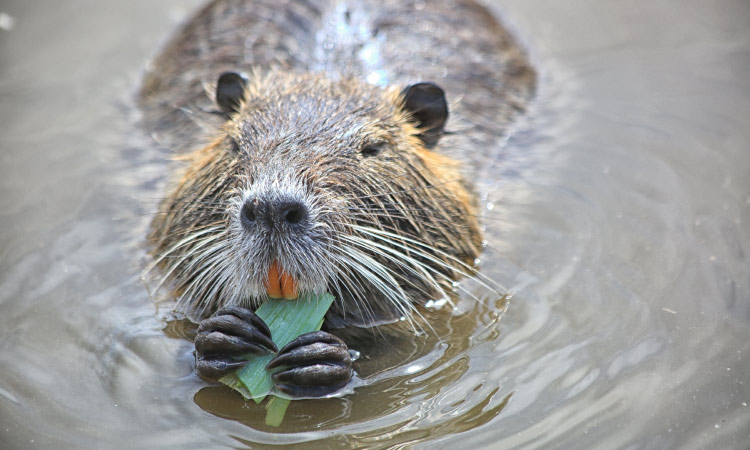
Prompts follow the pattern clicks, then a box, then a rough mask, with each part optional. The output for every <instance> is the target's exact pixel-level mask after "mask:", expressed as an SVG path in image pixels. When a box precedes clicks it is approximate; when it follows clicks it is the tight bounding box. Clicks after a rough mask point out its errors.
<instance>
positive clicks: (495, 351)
mask: <svg viewBox="0 0 750 450" xmlns="http://www.w3.org/2000/svg"><path fill="white" fill-rule="evenodd" d="M64 3H65V4H64V5H63V2H54V1H34V2H25V1H20V0H13V1H8V0H6V1H4V2H2V3H0V148H1V151H0V192H1V193H2V195H1V196H0V224H1V225H2V226H1V227H0V288H1V289H0V448H11V449H15V448H209V447H210V448H215V447H235V448H237V447H239V448H242V447H263V446H265V445H267V444H278V443H297V444H298V445H299V446H300V448H302V447H305V448H309V447H310V446H311V445H313V444H315V445H317V446H319V447H322V448H326V447H328V448H330V447H344V448H356V447H362V446H365V447H409V446H418V447H423V448H468V447H473V448H653V449H664V448H736V449H742V448H747V445H748V435H750V406H748V404H749V403H750V264H748V252H750V153H749V151H750V148H749V145H750V144H749V143H750V127H748V125H749V124H750V77H748V75H747V74H748V73H750V26H749V25H750V4H748V3H747V2H746V1H740V0H737V1H732V0H723V1H714V2H701V1H698V0H691V1H676V0H675V1H654V2H645V1H643V2H614V1H612V2H602V1H598V0H587V1H581V2H575V5H573V4H572V2H553V1H548V0H523V1H521V0H507V1H498V2H497V7H498V10H499V11H502V15H503V17H504V18H505V20H506V21H507V22H509V23H511V24H512V26H513V28H514V29H515V30H516V32H517V34H518V35H519V36H521V37H522V40H523V41H524V43H525V45H527V46H528V47H529V48H530V50H531V53H532V54H533V56H534V59H535V63H536V65H537V66H538V68H539V70H540V73H541V75H542V77H541V85H540V87H541V92H540V96H539V99H538V101H537V102H536V104H535V107H534V108H533V112H532V114H531V115H530V117H529V118H528V120H526V121H525V122H524V123H523V124H522V125H521V126H520V127H519V131H518V133H517V134H516V135H515V136H514V137H513V138H512V139H510V141H509V142H508V143H507V145H506V147H505V148H504V150H503V151H502V153H501V154H502V157H501V158H498V160H496V161H491V162H488V165H487V169H486V170H485V171H484V173H482V174H480V175H478V178H479V183H480V186H481V187H482V190H483V192H484V193H485V196H486V198H485V199H484V203H485V205H486V208H485V221H484V223H485V224H486V226H487V241H488V242H487V243H488V245H487V251H486V252H485V254H484V255H483V257H482V267H483V272H484V273H485V274H487V275H488V276H489V277H491V278H493V279H495V280H497V281H498V282H499V283H501V284H503V285H504V286H505V287H506V288H507V289H508V290H509V291H511V292H512V293H513V296H512V298H511V299H510V300H508V301H506V300H504V299H501V298H497V296H493V295H492V294H491V293H490V292H489V291H487V290H486V289H483V288H482V287H481V286H471V285H465V286H463V288H465V290H467V291H469V293H470V294H471V295H473V296H474V297H476V298H477V300H473V299H471V298H470V296H469V295H464V297H465V298H464V299H463V300H462V301H460V302H459V303H458V304H457V305H456V308H455V309H451V308H449V307H444V308H442V309H436V310H434V311H429V312H427V314H428V315H429V318H430V319H431V321H432V322H433V323H436V324H437V325H435V333H434V334H433V333H426V334H425V335H423V336H418V337H417V338H415V339H413V340H409V341H408V342H398V341H392V342H389V343H388V345H387V346H384V347H383V354H381V355H378V354H369V355H368V357H366V358H364V359H363V360H362V361H361V364H360V367H359V374H360V380H359V381H358V383H359V386H358V387H357V388H356V390H355V391H354V392H353V393H351V394H348V395H346V396H344V397H342V398H335V399H327V400H320V401H301V402H296V403H293V404H292V406H291V407H290V410H289V412H288V413H287V418H286V420H285V423H284V425H283V426H282V428H280V429H278V430H274V429H270V428H268V427H266V426H265V425H263V420H262V419H263V412H262V410H259V409H257V408H254V407H253V406H252V405H246V404H244V402H242V401H241V400H240V399H239V398H238V396H237V395H235V394H233V393H232V392H230V391H227V390H226V389H224V388H220V387H212V386H207V385H206V384H204V383H202V382H200V381H199V380H198V379H197V378H196V377H195V376H194V375H193V373H192V356H191V348H190V345H189V344H188V343H186V342H185V341H183V340H180V339H178V338H176V335H178V334H179V333H180V329H179V328H174V327H169V328H168V329H166V330H165V326H167V325H166V324H167V321H166V319H167V318H168V314H167V313H166V312H165V311H159V310H157V309H156V308H155V307H154V306H153V303H152V301H151V299H150V298H149V294H148V292H147V290H146V288H145V287H144V286H143V285H142V284H141V282H140V278H139V276H140V272H141V270H142V269H143V267H144V266H145V265H146V264H147V262H148V259H147V257H146V255H145V249H144V243H143V236H144V234H145V229H146V224H147V221H148V217H149V215H150V214H151V213H152V212H153V210H154V208H155V205H156V204H157V202H158V198H159V196H160V195H161V192H162V191H161V189H162V185H163V182H164V174H165V172H166V167H167V164H168V163H167V162H166V161H165V158H164V156H165V155H164V154H163V152H161V151H159V150H158V149H157V148H155V146H154V144H153V143H152V141H151V140H150V139H149V138H148V137H147V136H144V135H143V134H141V133H140V132H139V131H138V128H137V120H138V113H137V110H136V108H135V107H134V106H133V103H134V102H133V98H134V92H135V89H136V87H137V84H138V80H139V78H140V75H141V70H142V68H143V67H144V65H145V64H146V62H147V59H148V57H149V55H151V54H153V52H155V51H156V48H157V46H158V45H159V43H160V42H163V40H164V39H165V37H166V35H167V33H168V32H169V31H170V30H172V29H173V28H174V27H175V26H176V24H177V23H178V21H179V20H180V19H182V18H184V17H185V14H187V13H188V11H190V10H191V9H192V8H193V7H194V6H195V5H196V2H195V1H190V2H184V1H178V0H170V1H164V2H160V3H159V4H158V5H156V6H155V5H152V4H151V3H152V2H146V1H133V2H115V1H112V0H108V1H97V2H94V1H87V2H83V1H69V2H64ZM563 3H565V4H563ZM435 334H437V335H438V337H436V336H435Z"/></svg>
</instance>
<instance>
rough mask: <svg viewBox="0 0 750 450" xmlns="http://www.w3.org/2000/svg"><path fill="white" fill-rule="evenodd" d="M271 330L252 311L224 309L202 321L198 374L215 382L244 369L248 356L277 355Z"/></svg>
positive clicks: (199, 328) (234, 308)
mask: <svg viewBox="0 0 750 450" xmlns="http://www.w3.org/2000/svg"><path fill="white" fill-rule="evenodd" d="M275 351H276V345H274V343H273V341H272V340H271V330H269V329H268V326H267V325H266V323H265V322H263V320H262V319H261V318H260V317H258V316H257V315H255V313H254V312H252V311H251V310H249V309H246V308H241V307H238V306H230V307H228V308H222V309H220V310H218V311H216V313H215V314H214V315H213V316H211V317H209V318H208V319H205V320H203V321H201V323H200V325H199V326H198V335H197V336H196V337H195V361H196V372H197V373H198V375H199V376H200V377H201V378H203V379H204V380H207V381H216V380H218V379H219V378H221V377H223V376H224V375H226V374H228V373H230V372H232V371H233V370H236V369H238V368H240V367H242V366H244V365H245V364H246V363H247V361H246V360H245V359H242V358H243V357H246V356H248V355H256V356H259V355H263V354H266V353H269V352H275Z"/></svg>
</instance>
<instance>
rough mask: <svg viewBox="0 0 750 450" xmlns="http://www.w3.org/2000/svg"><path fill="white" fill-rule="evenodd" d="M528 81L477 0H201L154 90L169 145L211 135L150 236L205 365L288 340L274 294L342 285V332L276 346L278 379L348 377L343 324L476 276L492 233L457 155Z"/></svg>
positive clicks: (321, 389) (496, 121) (497, 127)
mask: <svg viewBox="0 0 750 450" xmlns="http://www.w3.org/2000/svg"><path fill="white" fill-rule="evenodd" d="M421 80H432V81H437V82H438V83H439V84H440V85H441V86H442V87H439V86H438V85H437V84H435V83H433V82H423V81H421ZM533 86H534V73H533V71H532V70H531V69H530V68H529V66H528V65H527V63H526V60H525V58H524V56H523V54H522V53H521V52H520V51H519V49H518V48H517V47H516V46H515V45H514V44H513V42H512V40H511V39H510V37H509V36H508V34H507V33H506V32H505V31H504V30H503V29H502V28H500V26H499V25H498V24H497V23H496V22H495V21H494V20H493V19H492V18H491V16H490V15H489V13H488V12H487V11H486V10H485V9H484V8H482V7H480V6H478V5H477V4H475V3H474V2H473V1H468V0H453V1H437V2H426V3H422V2H403V1H390V0H385V1H383V0H381V1H378V2H374V1H373V2H370V1H357V2H351V4H348V3H347V2H344V1H333V0H332V1H328V2H326V1H304V0H299V1H290V2H287V3H284V4H283V6H280V5H277V2H275V1H271V0H268V1H264V2H263V1H255V2H251V1H240V0H218V1H214V2H212V3H211V4H209V5H208V6H207V7H206V8H205V9H203V10H202V11H201V12H200V13H198V14H197V15H196V16H195V17H194V18H193V19H192V21H190V22H189V23H188V24H187V25H186V26H185V27H184V28H183V30H182V31H181V32H180V33H179V34H178V35H177V36H176V37H175V38H174V39H173V40H172V42H171V43H170V44H169V45H168V46H167V48H166V50H165V51H164V52H163V53H162V54H161V55H160V56H159V57H158V58H157V59H156V61H155V62H154V64H153V66H152V67H151V69H150V72H149V74H148V75H147V76H146V79H145V81H144V86H143V92H142V104H143V106H144V110H145V113H146V119H147V121H148V122H150V123H151V124H153V127H154V132H155V133H156V135H157V136H159V138H160V139H161V140H163V142H165V143H167V144H168V145H169V146H171V147H174V148H176V149H179V150H182V149H186V148H189V147H197V148H198V149H197V150H192V151H190V152H187V153H186V154H185V155H183V156H181V157H180V159H182V160H184V161H185V162H186V163H187V166H186V168H185V169H184V170H183V171H182V172H181V173H180V176H179V178H178V179H177V180H176V182H175V183H174V185H173V186H172V188H171V191H170V193H169V195H168V197H167V198H166V199H165V200H164V201H163V203H162V205H161V210H160V212H159V214H157V216H156V217H155V218H154V220H153V223H152V230H151V235H150V239H151V242H152V243H153V245H154V248H155V255H156V258H157V262H158V264H159V265H160V267H161V268H162V270H163V272H164V278H165V280H168V281H169V283H170V285H171V286H172V288H173V290H174V295H175V296H176V297H178V298H179V303H178V304H179V306H180V307H181V308H183V309H184V310H186V311H187V312H188V313H190V314H192V315H193V316H195V317H197V318H199V319H203V321H202V322H201V325H200V328H199V334H198V337H197V338H196V350H197V358H198V372H199V374H201V375H202V376H203V377H204V378H209V379H213V378H216V377H218V376H220V375H221V374H223V373H225V372H226V371H227V370H229V369H233V368H235V367H237V365H238V364H241V363H238V362H235V361H234V359H232V356H233V355H238V354H247V353H253V352H254V353H263V352H265V351H268V349H272V350H275V347H273V343H272V342H270V340H269V339H268V331H267V328H266V327H265V324H263V322H262V320H260V319H259V318H257V316H255V315H254V314H253V313H252V310H253V309H254V308H255V307H256V306H257V304H258V302H259V301H260V300H261V299H262V298H264V297H265V296H266V295H267V294H269V295H271V296H283V297H287V298H294V297H296V295H297V294H298V293H299V292H311V291H312V292H321V291H330V292H331V293H332V294H334V295H335V296H336V302H335V303H334V306H333V307H332V308H331V310H330V311H329V313H328V315H327V316H326V322H325V323H326V329H327V330H328V331H327V332H319V333H315V334H311V335H304V336H303V337H301V338H300V339H301V340H298V341H297V342H295V343H293V345H292V346H291V347H290V348H288V349H282V351H281V353H280V355H279V356H278V357H277V361H276V364H277V365H282V366H286V367H287V368H286V369H285V370H283V371H282V372H279V373H277V374H276V375H275V381H276V383H277V387H279V388H281V389H283V390H286V391H287V392H289V393H291V394H293V395H324V394H327V393H329V392H332V391H335V390H336V389H338V388H340V387H341V386H342V385H344V384H346V382H347V381H348V380H349V377H350V376H351V370H350V366H351V361H350V359H349V355H348V351H347V348H346V345H345V344H344V343H343V342H342V341H340V340H339V339H338V338H336V337H335V336H333V335H332V334H330V333H329V332H335V329H336V328H340V327H343V326H347V325H356V326H373V325H378V324H382V323H386V322H392V321H394V320H397V319H399V318H400V317H409V316H410V312H411V311H412V309H413V308H414V304H416V303H420V302H423V301H425V300H428V299H432V298H436V297H442V296H444V295H445V292H446V291H447V290H449V288H450V285H451V283H452V282H453V281H454V280H456V279H457V278H459V277H461V276H463V275H465V274H466V273H467V272H470V271H471V264H472V261H473V260H474V259H475V257H476V256H477V254H478V252H479V250H480V247H481V234H480V230H479V225H478V223H477V218H476V199H475V197H474V194H473V192H472V189H471V187H470V184H469V183H468V182H467V179H466V178H465V176H464V175H463V166H462V165H461V161H462V160H466V159H467V156H468V157H471V155H472V154H474V155H481V154H483V153H485V152H487V151H488V149H489V148H491V147H492V146H493V145H497V144H496V143H497V142H498V139H499V138H500V137H502V136H503V134H504V133H506V131H507V128H508V126H509V124H510V123H511V121H512V118H513V117H514V115H515V114H516V113H517V112H519V111H522V110H523V109H524V106H525V102H526V101H527V100H528V98H529V97H530V95H531V93H532V91H533ZM443 89H445V90H446V91H447V92H448V96H449V97H451V98H453V99H455V103H454V104H453V105H452V107H451V114H452V116H453V117H455V122H456V124H457V128H456V131H455V132H454V133H447V132H446V130H445V128H446V121H447V119H448V104H447V101H446V97H445V94H444V90H443ZM206 93H208V94H209V95H206ZM451 123H453V119H452V122H451ZM474 159H476V160H478V159H479V158H474Z"/></svg>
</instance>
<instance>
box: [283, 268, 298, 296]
mask: <svg viewBox="0 0 750 450" xmlns="http://www.w3.org/2000/svg"><path fill="white" fill-rule="evenodd" d="M280 279H281V294H282V295H283V296H284V298H285V299H287V300H294V299H295V298H297V283H295V282H294V278H292V276H291V275H289V274H288V273H286V272H283V271H282V272H281V277H280Z"/></svg>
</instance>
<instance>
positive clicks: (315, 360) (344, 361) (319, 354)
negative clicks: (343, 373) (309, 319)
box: [266, 342, 352, 369]
mask: <svg viewBox="0 0 750 450" xmlns="http://www.w3.org/2000/svg"><path fill="white" fill-rule="evenodd" d="M284 349H286V351H285V350H284ZM284 349H282V350H281V352H279V354H278V355H277V356H276V357H275V358H274V359H272V360H271V361H270V362H269V363H268V365H267V366H266V369H274V368H276V367H281V366H289V367H293V366H301V365H306V366H309V365H311V364H326V365H336V366H346V367H349V366H351V364H352V358H351V356H350V355H349V350H347V348H346V346H345V345H341V346H339V345H336V344H328V343H324V342H314V343H312V344H308V345H304V346H301V347H292V348H291V349H287V347H284Z"/></svg>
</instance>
